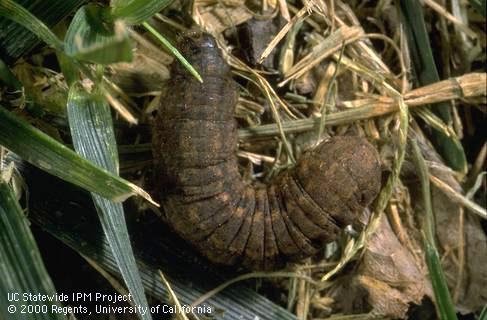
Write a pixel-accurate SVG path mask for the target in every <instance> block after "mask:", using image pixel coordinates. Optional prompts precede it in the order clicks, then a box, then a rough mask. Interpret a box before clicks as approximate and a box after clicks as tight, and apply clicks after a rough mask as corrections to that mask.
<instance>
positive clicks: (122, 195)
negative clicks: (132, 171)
mask: <svg viewBox="0 0 487 320" xmlns="http://www.w3.org/2000/svg"><path fill="white" fill-rule="evenodd" d="M0 145H3V146H4V147H6V148H7V149H9V150H11V151H12V152H14V153H16V154H18V155H19V156H20V157H21V158H22V159H24V160H25V161H27V162H29V163H31V164H33V165H34V166H36V167H38V168H40V169H42V170H44V171H46V172H48V173H50V174H52V175H55V176H57V177H59V178H61V179H63V180H66V181H68V182H71V183H73V184H75V185H77V186H80V187H82V188H84V189H86V190H88V191H91V192H95V193H97V194H99V195H101V196H103V197H105V198H108V199H110V200H112V201H116V202H120V201H123V200H125V199H127V198H128V197H130V196H132V195H140V196H142V197H144V198H145V199H147V200H148V201H151V202H153V201H152V199H151V198H150V196H149V195H148V194H147V193H146V192H145V191H143V190H142V189H140V188H139V187H137V186H136V185H134V184H133V183H130V182H128V181H126V180H124V179H122V178H120V177H119V176H117V175H114V174H112V173H110V172H108V171H106V170H104V169H102V168H100V167H98V166H96V165H94V164H93V163H91V162H90V161H88V160H86V159H84V158H82V157H80V156H79V155H77V154H76V153H75V152H74V151H73V150H71V149H69V148H67V147H66V146H64V145H63V144H61V143H59V142H58V141H56V140H54V139H53V138H51V137H49V136H48V135H46V134H45V133H43V132H41V131H40V130H38V129H36V128H34V127H32V126H31V125H30V124H28V123H27V122H25V121H24V120H21V119H19V118H18V117H16V116H14V115H13V114H12V113H10V112H9V111H7V110H6V109H5V108H4V107H2V106H0Z"/></svg>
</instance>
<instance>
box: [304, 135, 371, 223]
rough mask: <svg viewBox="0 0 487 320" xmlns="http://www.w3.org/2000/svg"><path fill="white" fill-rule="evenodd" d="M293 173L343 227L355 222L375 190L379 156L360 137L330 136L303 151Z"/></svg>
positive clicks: (369, 202)
mask: <svg viewBox="0 0 487 320" xmlns="http://www.w3.org/2000/svg"><path fill="white" fill-rule="evenodd" d="M295 175H296V178H297V180H298V181H299V182H300V184H301V185H302V187H303V189H304V191H306V192H307V193H308V194H309V195H310V196H311V198H312V199H313V200H314V201H315V202H316V203H317V204H318V205H319V206H320V207H321V208H322V209H323V211H325V212H327V213H328V214H330V216H331V217H332V218H333V220H334V222H335V223H336V224H337V225H338V226H339V227H342V228H343V227H345V226H347V225H349V224H353V223H354V222H356V221H357V216H358V215H360V214H361V213H362V211H363V210H364V208H365V207H367V206H368V205H370V204H371V203H372V201H374V199H375V198H376V197H377V195H378V194H379V191H380V187H381V166H380V157H379V153H378V152H377V149H376V148H375V147H374V146H373V145H372V144H370V143H369V142H368V141H367V140H366V139H364V138H360V137H351V136H340V137H333V138H331V139H329V140H327V141H325V142H323V143H321V144H320V145H319V146H317V147H316V148H315V149H314V150H313V151H311V152H309V153H307V154H305V155H304V156H303V158H302V160H301V161H300V163H299V164H298V166H297V168H296V173H295Z"/></svg>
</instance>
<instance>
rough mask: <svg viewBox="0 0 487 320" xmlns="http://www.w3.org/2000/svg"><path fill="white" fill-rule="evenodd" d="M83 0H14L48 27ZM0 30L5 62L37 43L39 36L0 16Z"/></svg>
mask: <svg viewBox="0 0 487 320" xmlns="http://www.w3.org/2000/svg"><path fill="white" fill-rule="evenodd" d="M85 1H86V0H49V1H45V0H15V2H16V3H17V4H18V5H20V6H22V7H24V8H25V9H26V10H27V11H29V12H30V13H31V14H32V15H33V16H35V17H36V18H37V19H39V20H40V21H42V22H43V23H44V24H45V25H46V26H48V27H53V26H55V25H57V24H58V23H59V22H60V21H61V20H63V19H64V18H65V17H66V16H67V15H68V14H70V13H71V12H72V11H73V10H74V9H76V8H77V7H78V6H79V5H80V4H81V3H83V2H85ZM2 2H3V1H2ZM2 4H3V3H2ZM3 5H5V4H3ZM34 29H35V30H34V31H36V30H37V27H35V28H34ZM0 30H1V32H0V48H2V49H1V50H0V52H1V55H2V56H1V58H2V59H3V60H4V61H5V62H6V63H7V64H10V63H12V62H14V61H15V60H17V59H18V58H20V57H21V56H22V55H24V54H25V53H27V52H28V51H29V50H31V49H32V48H34V47H35V46H36V45H37V44H38V43H39V38H38V37H37V36H36V35H35V33H33V31H32V29H30V30H29V29H26V28H24V27H23V26H22V25H19V24H18V23H17V22H14V21H13V20H11V19H9V18H4V17H0ZM56 42H57V41H56Z"/></svg>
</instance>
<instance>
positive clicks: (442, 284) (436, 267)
mask: <svg viewBox="0 0 487 320" xmlns="http://www.w3.org/2000/svg"><path fill="white" fill-rule="evenodd" d="M411 142H412V150H413V158H414V162H415V164H416V168H417V170H418V173H419V178H420V180H421V188H422V196H423V203H424V210H425V212H424V216H423V217H421V222H422V224H421V225H422V229H423V235H424V250H425V258H426V264H427V265H428V271H429V275H430V278H431V284H432V285H433V291H434V293H435V300H436V305H437V306H438V312H439V315H438V316H439V318H440V319H443V320H451V319H457V316H456V313H455V306H454V305H453V303H452V300H451V297H450V292H449V291H448V286H447V284H446V279H445V275H444V273H443V269H442V268H441V263H440V258H439V255H438V251H437V249H436V244H435V230H434V217H433V208H432V205H431V190H430V182H429V174H428V168H427V166H426V163H425V161H424V158H423V156H422V155H421V151H420V150H419V147H418V143H417V142H416V140H412V141H411Z"/></svg>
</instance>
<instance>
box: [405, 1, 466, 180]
mask: <svg viewBox="0 0 487 320" xmlns="http://www.w3.org/2000/svg"><path fill="white" fill-rule="evenodd" d="M400 7H401V13H402V18H403V21H404V25H405V29H406V34H407V38H408V44H409V51H410V53H411V56H412V59H411V60H412V61H413V62H414V69H415V71H416V73H417V76H418V80H419V84H420V85H422V86H424V85H428V84H431V83H435V82H438V81H440V77H439V75H438V70H437V69H436V65H435V60H434V57H433V52H432V49H431V46H430V39H429V37H428V32H427V30H426V25H425V23H424V15H423V8H422V6H421V4H420V3H419V1H418V0H401V1H400ZM432 111H433V112H434V113H435V114H436V115H437V116H438V117H439V118H441V119H442V120H443V121H444V122H445V124H447V125H448V126H451V123H452V119H451V114H450V111H451V105H450V104H449V103H448V102H442V103H437V104H435V105H434V106H432ZM433 143H434V144H435V147H436V149H437V150H438V152H439V153H440V154H441V156H442V157H443V159H445V161H446V163H447V164H448V165H449V166H450V167H451V168H452V169H454V170H456V171H459V172H462V173H465V172H466V171H467V160H466V158H465V152H464V151H463V147H462V145H461V143H460V140H459V139H458V138H457V137H449V136H446V135H445V134H444V133H442V132H441V131H437V130H433Z"/></svg>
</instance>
